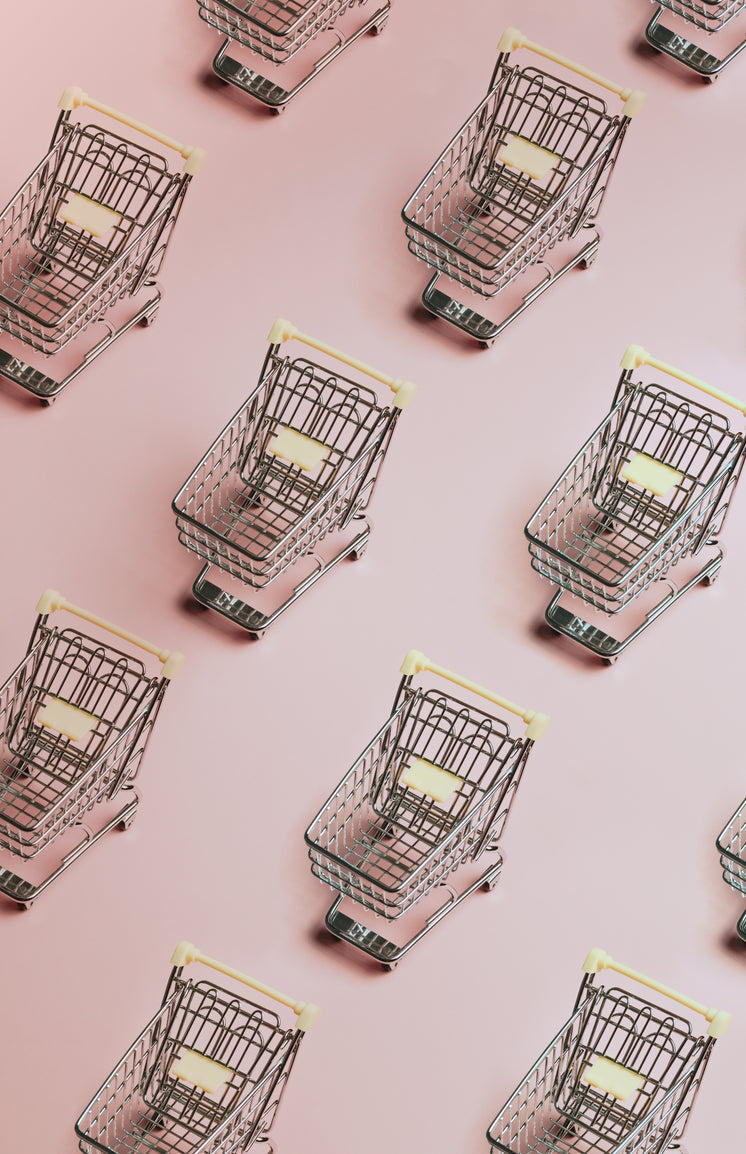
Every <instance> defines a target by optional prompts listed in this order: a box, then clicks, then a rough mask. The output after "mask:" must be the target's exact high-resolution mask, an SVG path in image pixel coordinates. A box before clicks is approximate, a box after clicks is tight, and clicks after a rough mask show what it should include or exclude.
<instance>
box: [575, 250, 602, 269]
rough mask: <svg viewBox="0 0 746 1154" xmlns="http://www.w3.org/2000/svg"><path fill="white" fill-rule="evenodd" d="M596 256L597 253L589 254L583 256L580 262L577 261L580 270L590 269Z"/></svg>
mask: <svg viewBox="0 0 746 1154" xmlns="http://www.w3.org/2000/svg"><path fill="white" fill-rule="evenodd" d="M597 256H598V252H594V253H591V255H590V256H584V257H583V259H582V260H581V261H578V264H579V265H580V267H581V268H590V267H591V265H592V264H593V262H594V261H595V259H596V257H597Z"/></svg>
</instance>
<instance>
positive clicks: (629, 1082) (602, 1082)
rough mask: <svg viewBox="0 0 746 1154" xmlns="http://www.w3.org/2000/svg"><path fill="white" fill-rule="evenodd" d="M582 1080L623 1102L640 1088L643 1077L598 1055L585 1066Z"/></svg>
mask: <svg viewBox="0 0 746 1154" xmlns="http://www.w3.org/2000/svg"><path fill="white" fill-rule="evenodd" d="M583 1081H584V1082H587V1083H588V1085H589V1086H595V1088H596V1089H597V1090H603V1091H604V1093H605V1094H612V1095H613V1096H614V1097H615V1098H616V1100H617V1101H618V1102H624V1101H626V1099H627V1098H629V1097H630V1095H632V1094H634V1093H635V1092H636V1091H637V1090H639V1089H640V1086H642V1084H643V1082H644V1081H645V1079H644V1078H643V1076H642V1074H638V1073H636V1072H635V1071H634V1070H628V1069H627V1067H626V1066H620V1065H619V1063H618V1062H612V1061H611V1059H610V1058H602V1057H600V1056H599V1057H597V1058H594V1060H593V1061H592V1062H591V1064H590V1066H588V1067H587V1068H586V1070H585V1072H584V1074H583Z"/></svg>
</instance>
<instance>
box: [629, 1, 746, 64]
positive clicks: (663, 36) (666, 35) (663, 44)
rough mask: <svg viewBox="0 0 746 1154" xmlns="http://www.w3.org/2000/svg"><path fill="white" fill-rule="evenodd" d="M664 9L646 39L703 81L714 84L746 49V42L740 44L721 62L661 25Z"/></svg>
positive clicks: (660, 11)
mask: <svg viewBox="0 0 746 1154" xmlns="http://www.w3.org/2000/svg"><path fill="white" fill-rule="evenodd" d="M663 12H664V8H663V6H662V5H661V6H659V7H658V10H657V11H656V12H655V14H654V16H653V18H652V19H651V21H650V23H649V24H648V26H647V28H646V29H645V39H646V40H647V42H648V44H650V45H651V47H653V48H655V49H656V50H657V51H658V52H665V54H666V55H667V56H671V57H672V58H673V59H674V60H678V61H679V63H681V64H685V65H686V66H687V68H691V70H692V71H693V72H696V73H697V74H698V75H699V76H701V77H702V79H703V80H706V81H709V82H710V83H712V81H713V80H715V79H717V77H718V76H719V75H720V73H721V72H722V70H723V69H724V68H725V66H726V65H727V64H730V62H731V60H735V58H736V56H738V54H739V53H740V52H743V50H744V48H746V40H743V41H742V42H741V43H740V44H738V45H737V46H736V47H735V48H734V49H733V51H732V52H730V53H729V54H728V55H727V56H725V57H724V58H723V59H722V60H720V59H719V58H718V57H717V56H713V55H712V53H710V52H708V51H707V50H706V49H705V48H699V47H698V46H697V45H696V44H693V43H692V42H691V40H687V39H686V38H685V37H684V36H679V35H678V33H676V32H671V30H670V29H669V28H666V27H665V25H663V24H661V23H660V18H661V16H662V15H663Z"/></svg>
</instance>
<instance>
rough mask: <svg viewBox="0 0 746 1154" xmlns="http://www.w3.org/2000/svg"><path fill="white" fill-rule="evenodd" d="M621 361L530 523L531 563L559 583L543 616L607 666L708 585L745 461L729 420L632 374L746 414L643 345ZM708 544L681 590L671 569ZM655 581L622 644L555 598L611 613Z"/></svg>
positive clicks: (737, 403) (719, 555)
mask: <svg viewBox="0 0 746 1154" xmlns="http://www.w3.org/2000/svg"><path fill="white" fill-rule="evenodd" d="M621 363H622V370H623V371H622V375H621V378H620V381H619V385H618V387H617V391H616V393H615V395H614V401H613V404H612V406H611V410H610V412H609V415H608V416H607V417H606V419H605V420H604V421H603V422H602V423H601V424H600V425H599V427H598V428H597V429H596V431H595V433H593V435H592V436H591V438H590V440H588V441H587V442H586V443H585V445H583V448H582V449H581V450H580V452H579V453H578V454H577V456H576V457H575V458H574V459H573V460H572V461H571V462H570V464H569V466H568V468H567V469H566V471H565V472H564V473H563V474H562V476H561V477H560V479H559V480H558V481H557V483H556V484H555V485H554V487H553V488H552V489H551V491H550V492H549V494H548V496H547V497H545V498H544V501H543V502H542V503H541V505H540V506H539V508H538V509H537V511H536V512H535V513H534V515H533V517H532V518H531V520H530V521H529V523H528V525H527V526H526V536H527V538H528V543H529V545H528V547H529V553H530V554H531V565H532V566H533V568H534V569H535V570H536V571H537V572H538V573H540V574H541V575H542V576H543V577H547V578H549V580H550V581H552V582H553V583H554V584H555V585H558V586H559V591H558V592H557V593H556V594H555V596H554V597H553V598H552V600H551V601H550V603H549V607H548V608H547V611H546V619H547V621H548V623H549V625H551V627H552V628H553V629H554V630H556V631H557V632H559V633H564V634H565V635H566V636H567V637H572V638H574V639H575V640H576V641H579V642H580V643H581V645H584V646H586V648H588V649H590V650H591V651H592V652H593V653H595V654H597V655H598V656H600V657H603V658H604V659H605V660H606V661H607V662H611V661H614V660H616V658H617V656H618V655H619V654H620V653H621V651H622V650H623V649H624V648H625V647H626V646H627V645H628V644H629V643H630V641H632V640H633V639H634V638H635V637H637V636H638V634H640V633H641V632H642V631H643V629H647V627H648V625H649V624H650V623H651V621H653V620H654V619H655V618H656V617H658V616H659V615H660V614H661V613H662V612H663V611H664V610H666V609H669V608H670V607H671V605H673V603H674V602H675V601H676V600H677V599H678V598H679V597H681V596H682V594H684V593H686V592H687V590H688V589H691V588H692V587H693V586H694V585H696V584H697V583H698V582H700V581H704V582H705V583H706V584H711V583H712V582H713V581H715V579H716V578H717V576H718V574H719V571H720V566H721V563H722V560H723V552H722V549H720V548H719V547H718V537H719V534H720V532H721V530H722V527H723V522H724V520H725V516H726V513H727V511H728V507H729V504H730V501H731V498H732V496H733V492H734V489H735V487H736V484H737V482H738V478H739V476H740V473H741V468H742V466H743V460H744V434H743V432H737V431H735V430H734V429H732V428H731V427H730V424H729V423H728V420H727V419H726V417H724V416H722V415H721V414H719V413H718V412H717V411H716V410H714V409H711V408H709V407H708V406H705V405H701V404H698V403H696V402H695V401H691V400H687V399H686V398H685V397H682V396H679V394H678V393H675V392H673V390H671V389H670V388H667V387H666V386H664V385H660V384H654V383H651V384H644V383H643V382H642V381H638V382H634V381H633V379H632V374H633V372H634V371H635V369H637V368H639V367H640V366H642V365H649V366H651V367H652V368H653V369H656V370H658V371H659V372H661V373H667V374H668V375H669V376H672V377H676V378H678V379H679V380H681V381H684V382H685V383H686V384H688V385H692V386H693V387H694V388H697V389H701V390H703V391H704V392H705V393H708V394H709V395H710V396H712V397H715V398H717V399H718V400H719V401H721V402H724V403H725V404H727V405H732V406H733V407H734V408H736V409H738V410H739V411H740V412H741V413H746V405H744V404H743V403H742V402H740V401H737V400H735V399H734V398H733V397H729V396H727V395H726V394H725V393H721V392H719V391H718V390H717V389H714V388H711V387H710V386H709V385H706V384H704V382H703V381H698V380H697V379H696V378H695V377H691V376H689V375H688V374H687V373H683V372H680V371H679V370H678V369H674V368H672V367H671V366H670V365H667V364H664V363H663V362H662V361H658V360H655V358H653V357H651V356H649V354H648V353H646V352H645V351H644V349H641V348H640V347H639V346H638V345H630V347H629V348H628V349H627V351H626V353H625V354H624V356H623V358H622V362H621ZM704 549H707V550H708V554H707V560H706V561H705V563H704V565H703V566H702V568H698V569H697V572H696V573H695V574H694V575H693V576H688V574H687V578H686V579H685V580H682V582H681V583H680V584H678V585H677V584H676V583H675V582H674V581H673V579H672V577H671V570H672V569H673V567H674V566H675V565H677V564H679V563H680V562H682V561H684V560H685V559H687V558H694V557H697V555H698V554H700V553H701V552H702V550H704ZM713 550H714V555H713ZM655 582H661V583H662V586H663V587H665V589H666V592H665V594H664V596H663V598H662V600H660V601H658V603H657V604H656V605H655V606H654V608H653V609H652V610H650V612H648V613H647V614H646V615H645V617H644V620H643V621H642V623H640V624H638V625H637V626H636V627H635V628H634V629H632V631H631V632H629V633H628V634H627V635H626V636H624V637H623V638H622V639H621V640H619V639H617V638H616V637H612V636H611V635H610V634H608V633H606V632H605V628H601V627H598V628H597V627H596V626H595V625H593V624H592V623H589V622H587V621H585V620H583V619H582V618H580V617H578V616H576V615H575V614H573V613H571V612H569V610H567V609H565V608H564V607H563V606H562V605H560V604H559V601H560V598H561V597H562V593H563V591H564V590H567V591H569V592H570V593H571V594H572V595H573V596H574V597H577V598H579V599H580V600H581V601H584V602H585V603H586V604H587V605H588V606H589V607H591V608H593V609H594V610H597V611H598V612H599V613H600V614H602V615H611V614H614V613H619V612H621V611H622V610H623V609H625V608H626V607H627V606H629V605H630V603H631V602H633V601H634V599H635V598H636V597H638V596H639V595H640V594H641V593H642V592H643V591H644V590H646V589H647V588H648V587H649V586H651V585H653V583H655ZM604 625H605V622H604Z"/></svg>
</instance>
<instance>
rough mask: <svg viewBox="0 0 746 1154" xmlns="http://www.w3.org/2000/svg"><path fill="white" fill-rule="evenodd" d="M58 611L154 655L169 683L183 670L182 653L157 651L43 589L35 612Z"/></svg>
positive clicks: (171, 650)
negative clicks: (65, 611) (88, 623)
mask: <svg viewBox="0 0 746 1154" xmlns="http://www.w3.org/2000/svg"><path fill="white" fill-rule="evenodd" d="M58 609H66V610H67V612H68V613H74V614H75V616H76V617H82V618H83V620H84V621H90V622H91V624H92V625H98V626H100V627H101V629H106V630H108V632H109V633H113V634H114V635H115V636H116V637H121V638H123V640H125V641H129V642H130V644H131V645H137V646H138V648H139V649H145V650H146V651H147V652H148V653H152V654H154V656H155V657H157V658H158V660H159V661H160V662H161V663H162V665H163V669H162V671H161V672H162V675H163V676H164V677H165V678H167V679H168V680H169V681H170V680H171V679H172V678H174V677H178V675H179V674H180V673H181V671H182V669H183V668H184V662H185V661H186V658H185V657H184V654H183V653H177V652H176V650H175V649H159V647H158V646H157V645H151V643H150V642H149V641H144V640H143V638H142V637H138V636H137V634H136V633H129V632H128V631H127V630H126V629H120V628H119V626H118V625H112V623H111V621H106V620H105V618H103V617H96V615H95V614H94V613H88V611H87V610H86V609H80V608H79V607H78V606H77V605H73V604H72V602H70V601H67V600H66V599H65V598H64V597H63V596H62V594H61V593H58V592H57V590H56V589H45V590H44V592H43V593H42V595H41V597H40V598H39V604H38V605H37V606H36V612H37V613H40V614H41V615H42V616H44V617H46V616H48V615H49V614H50V613H56V612H57V610H58Z"/></svg>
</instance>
